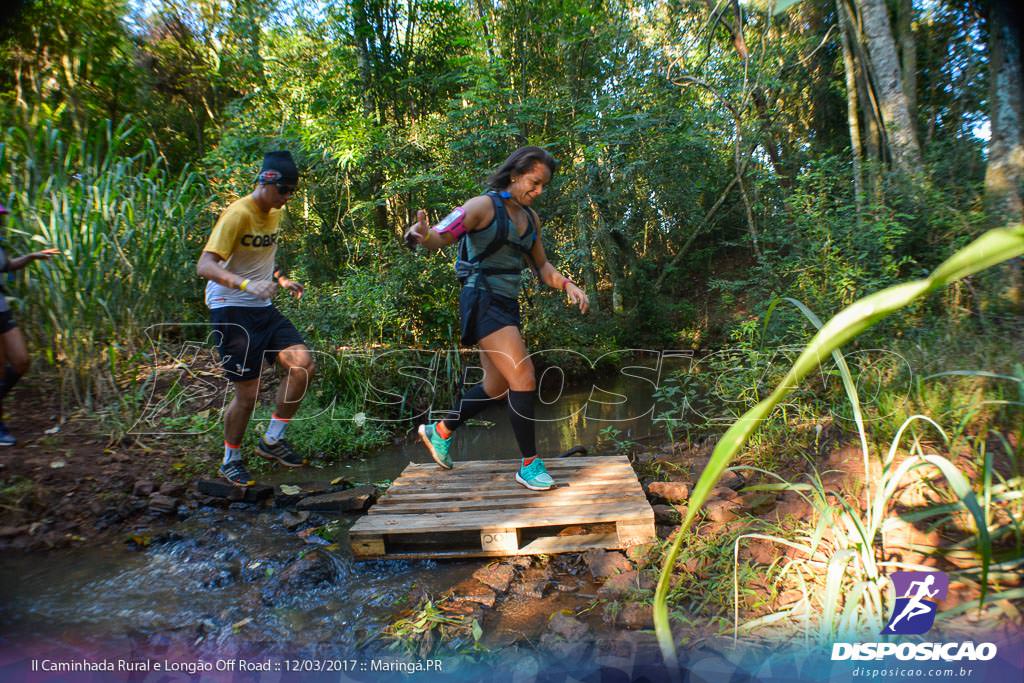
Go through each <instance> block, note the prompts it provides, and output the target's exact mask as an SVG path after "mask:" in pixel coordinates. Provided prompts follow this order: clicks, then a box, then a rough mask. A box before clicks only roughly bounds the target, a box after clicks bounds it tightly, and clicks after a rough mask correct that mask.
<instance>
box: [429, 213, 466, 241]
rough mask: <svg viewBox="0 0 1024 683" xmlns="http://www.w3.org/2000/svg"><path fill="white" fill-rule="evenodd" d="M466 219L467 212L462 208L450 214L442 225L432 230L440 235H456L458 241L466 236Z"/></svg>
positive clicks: (439, 224)
mask: <svg viewBox="0 0 1024 683" xmlns="http://www.w3.org/2000/svg"><path fill="white" fill-rule="evenodd" d="M465 217H466V210H465V209H463V208H462V207H461V206H460V207H458V208H456V209H454V210H453V211H452V212H451V213H450V214H448V215H447V216H445V217H444V220H442V221H441V222H440V223H438V224H437V225H435V226H434V227H433V228H432V230H433V231H434V232H436V233H437V234H438V235H443V234H445V233H446V232H450V233H451V234H453V235H455V237H456V239H458V238H459V237H462V236H463V235H465V234H466V225H465V224H464V223H463V219H464V218H465Z"/></svg>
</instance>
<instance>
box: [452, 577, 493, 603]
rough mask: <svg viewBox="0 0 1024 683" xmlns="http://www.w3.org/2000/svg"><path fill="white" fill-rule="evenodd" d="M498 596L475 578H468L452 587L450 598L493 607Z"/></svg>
mask: <svg viewBox="0 0 1024 683" xmlns="http://www.w3.org/2000/svg"><path fill="white" fill-rule="evenodd" d="M497 599H498V596H497V595H495V594H494V591H492V590H491V589H490V588H488V587H487V586H485V585H484V584H482V583H481V582H480V581H477V580H476V579H473V578H469V579H466V580H465V581H463V582H461V583H459V584H457V585H456V586H454V587H453V588H452V600H454V601H455V602H475V603H477V604H478V605H483V606H484V607H494V601H495V600H497Z"/></svg>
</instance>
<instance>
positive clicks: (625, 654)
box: [597, 635, 633, 659]
mask: <svg viewBox="0 0 1024 683" xmlns="http://www.w3.org/2000/svg"><path fill="white" fill-rule="evenodd" d="M597 651H598V655H599V656H600V657H614V658H616V659H630V658H631V657H632V656H633V643H632V641H630V640H629V639H628V638H623V637H622V636H621V635H612V636H609V637H607V638H601V639H600V640H598V641H597Z"/></svg>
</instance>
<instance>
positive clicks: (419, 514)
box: [349, 456, 655, 560]
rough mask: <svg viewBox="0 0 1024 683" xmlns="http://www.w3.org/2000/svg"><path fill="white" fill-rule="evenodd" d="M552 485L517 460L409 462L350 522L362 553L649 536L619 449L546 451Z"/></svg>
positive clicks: (557, 546) (431, 552) (356, 550)
mask: <svg viewBox="0 0 1024 683" xmlns="http://www.w3.org/2000/svg"><path fill="white" fill-rule="evenodd" d="M545 465H546V466H547V468H548V472H550V473H551V476H552V477H553V478H554V479H555V482H556V484H557V486H556V488H553V489H551V490H549V491H530V490H529V489H526V488H524V487H522V486H520V485H519V484H517V483H516V482H515V479H514V477H515V472H516V469H517V468H518V467H519V460H471V461H463V462H456V463H455V467H454V469H452V470H449V471H444V470H441V469H439V468H438V467H437V465H435V464H434V463H429V464H416V463H409V465H408V467H406V468H405V470H404V471H403V472H402V474H401V475H400V476H399V477H398V479H396V480H395V481H394V483H393V484H392V485H391V487H390V488H388V490H387V492H386V493H385V494H384V496H383V497H382V498H381V499H380V500H379V501H378V502H377V504H376V505H374V506H373V507H371V508H370V511H369V514H367V515H366V516H364V517H362V518H361V519H359V520H358V521H357V522H356V523H355V524H354V525H353V526H352V528H351V529H350V530H349V541H350V543H351V546H352V554H353V556H354V557H355V558H356V559H359V560H372V559H422V558H454V557H496V556H503V555H539V554H550V553H561V552H578V551H581V550H589V549H591V548H625V547H628V546H630V545H635V544H638V543H645V542H647V541H651V540H654V538H655V535H654V511H653V510H652V509H651V506H650V505H649V504H648V503H647V498H646V497H645V496H644V491H643V489H642V488H641V487H640V482H639V481H637V478H636V474H635V473H634V472H633V468H632V467H631V466H630V464H629V461H628V460H627V459H626V458H625V456H604V457H572V458H564V459H552V460H547V461H545Z"/></svg>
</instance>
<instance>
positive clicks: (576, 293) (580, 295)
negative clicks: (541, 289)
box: [565, 282, 590, 313]
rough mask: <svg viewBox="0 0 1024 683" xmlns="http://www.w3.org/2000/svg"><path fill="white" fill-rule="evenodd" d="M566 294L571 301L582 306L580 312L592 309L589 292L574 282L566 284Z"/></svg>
mask: <svg viewBox="0 0 1024 683" xmlns="http://www.w3.org/2000/svg"><path fill="white" fill-rule="evenodd" d="M565 295H566V296H567V297H569V303H571V304H576V305H577V306H579V307H580V313H586V312H587V311H588V310H589V309H590V298H589V297H588V296H587V293H586V292H584V291H583V290H582V289H580V288H579V287H577V286H576V285H575V284H573V283H572V282H570V283H568V284H567V285H566V286H565Z"/></svg>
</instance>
